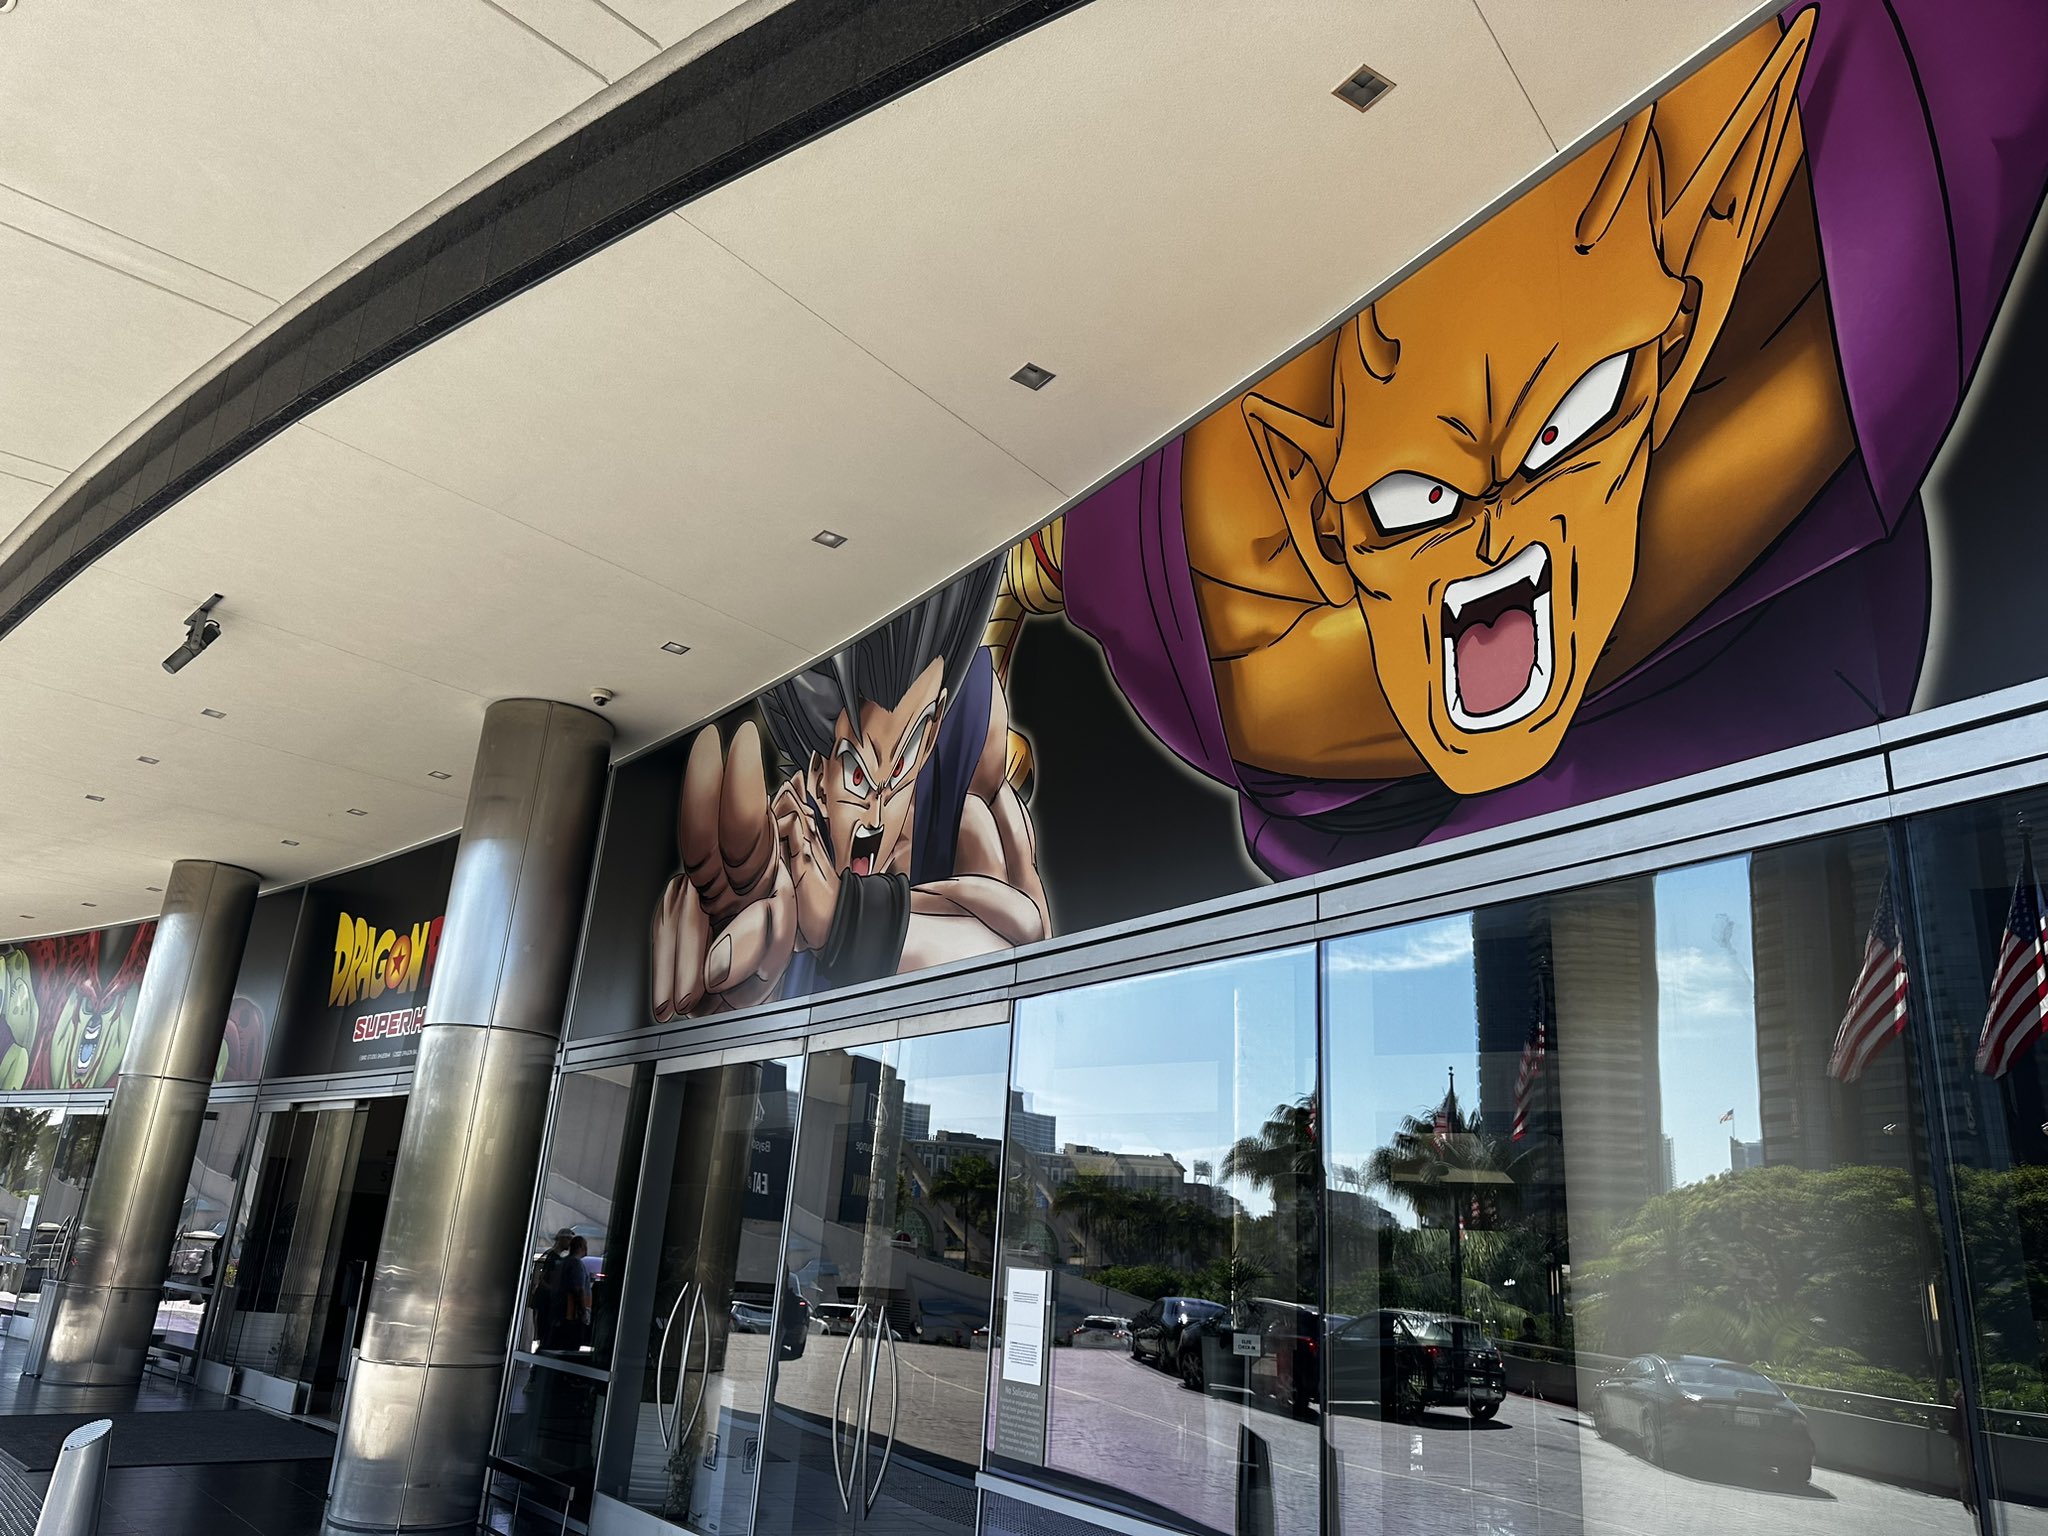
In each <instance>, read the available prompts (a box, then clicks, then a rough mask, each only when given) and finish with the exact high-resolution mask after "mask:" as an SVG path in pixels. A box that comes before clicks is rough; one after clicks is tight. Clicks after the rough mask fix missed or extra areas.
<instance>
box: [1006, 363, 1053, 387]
mask: <svg viewBox="0 0 2048 1536" xmlns="http://www.w3.org/2000/svg"><path fill="white" fill-rule="evenodd" d="M1056 377H1058V375H1056V374H1055V373H1054V372H1053V371H1052V370H1051V369H1050V368H1041V367H1039V366H1038V364H1036V363H1026V364H1025V365H1024V366H1023V367H1022V368H1019V369H1018V370H1017V371H1016V372H1015V373H1013V374H1011V375H1010V378H1011V381H1012V382H1014V383H1018V384H1022V385H1023V386H1024V387H1025V388H1026V389H1043V388H1045V386H1046V385H1048V384H1050V383H1051V382H1052V381H1053V380H1054V379H1055V378H1056Z"/></svg>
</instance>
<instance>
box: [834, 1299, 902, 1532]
mask: <svg viewBox="0 0 2048 1536" xmlns="http://www.w3.org/2000/svg"><path fill="white" fill-rule="evenodd" d="M862 1345H864V1346H866V1351H865V1352H866V1356H867V1360H866V1366H865V1369H864V1373H863V1376H862V1379H861V1381H860V1382H859V1384H858V1388H857V1392H856V1400H857V1403H858V1407H857V1408H856V1410H855V1413H854V1418H853V1423H852V1424H851V1425H848V1424H847V1422H846V1416H845V1415H844V1414H843V1413H842V1412H841V1405H842V1403H844V1401H845V1398H846V1368H847V1367H848V1366H849V1365H851V1364H852V1363H853V1352H854V1349H855V1348H856V1347H857V1346H862ZM884 1351H886V1352H887V1353H888V1356H889V1419H888V1428H887V1429H886V1430H885V1431H884V1432H883V1437H882V1459H881V1461H880V1462H879V1463H878V1464H877V1465H876V1467H875V1475H874V1477H873V1478H872V1479H870V1478H869V1477H868V1457H869V1454H870V1450H871V1447H870V1445H869V1441H870V1440H871V1439H872V1438H873V1433H874V1420H875V1381H876V1378H877V1375H878V1374H879V1372H880V1369H881V1364H882V1355H883V1352H884ZM901 1409H902V1382H901V1378H900V1377H899V1375H898V1373H897V1365H896V1339H895V1335H894V1331H893V1330H892V1329H891V1328H890V1327H889V1315H888V1313H887V1312H886V1311H884V1310H883V1309H882V1308H881V1307H880V1306H879V1305H875V1304H872V1303H868V1302H862V1303H861V1305H860V1307H859V1309H858V1310H857V1311H855V1313H854V1319H853V1329H852V1331H851V1333H849V1335H848V1336H847V1340H846V1353H845V1354H844V1355H843V1356H841V1357H840V1361H839V1374H838V1376H837V1377H836V1378H835V1379H834V1381H833V1384H832V1472H833V1476H834V1478H835V1479H836V1480H837V1482H838V1484H839V1507H840V1508H841V1509H844V1510H848V1511H851V1510H852V1509H853V1501H854V1496H855V1495H856V1494H858V1495H859V1496H860V1514H861V1515H862V1516H866V1515H868V1514H870V1513H872V1512H873V1510H874V1507H875V1500H876V1499H877V1498H878V1497H879V1496H880V1495H881V1492H882V1479H883V1478H885V1477H887V1476H888V1475H889V1458H890V1457H891V1455H893V1454H894V1452H895V1449H896V1421H897V1417H898V1415H899V1413H900V1412H901ZM842 1439H844V1440H847V1441H849V1442H850V1443H849V1444H848V1445H847V1447H846V1449H845V1451H844V1452H843V1453H842V1451H841V1449H840V1445H841V1441H842Z"/></svg>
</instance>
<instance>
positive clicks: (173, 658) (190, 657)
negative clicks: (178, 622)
mask: <svg viewBox="0 0 2048 1536" xmlns="http://www.w3.org/2000/svg"><path fill="white" fill-rule="evenodd" d="M219 602H220V594H219V593H218V592H216V593H214V594H213V596H211V597H209V598H208V599H207V600H206V601H205V602H203V603H201V604H200V605H199V606H198V607H197V608H194V609H193V610H192V611H191V612H190V613H189V614H187V615H186V616H185V643H184V644H183V645H181V646H179V647H178V648H177V649H176V650H175V651H173V652H171V654H170V655H168V656H166V657H165V658H164V670H165V671H166V672H169V673H172V674H176V673H179V672H182V671H184V670H185V668H186V667H187V666H188V665H190V664H191V663H192V662H193V661H194V660H196V659H197V658H198V655H199V653H200V652H201V651H203V650H205V649H206V648H207V647H208V646H209V645H211V644H213V642H214V641H216V640H218V639H219V638H220V621H219V620H218V619H216V618H214V616H213V610H214V608H215V607H216V606H217V605H218V604H219Z"/></svg>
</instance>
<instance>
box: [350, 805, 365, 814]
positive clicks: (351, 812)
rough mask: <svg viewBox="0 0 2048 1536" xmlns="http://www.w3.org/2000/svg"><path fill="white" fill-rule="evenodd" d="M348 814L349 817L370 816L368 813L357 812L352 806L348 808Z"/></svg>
mask: <svg viewBox="0 0 2048 1536" xmlns="http://www.w3.org/2000/svg"><path fill="white" fill-rule="evenodd" d="M348 813H349V815H351V816H367V815H369V814H370V813H369V812H368V811H359V810H357V809H356V808H355V807H354V806H350V807H349V808H348Z"/></svg>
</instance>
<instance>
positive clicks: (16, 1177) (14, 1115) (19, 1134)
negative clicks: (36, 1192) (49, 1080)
mask: <svg viewBox="0 0 2048 1536" xmlns="http://www.w3.org/2000/svg"><path fill="white" fill-rule="evenodd" d="M49 1120H50V1116H49V1113H48V1111H46V1110H40V1109H0V1183H4V1184H5V1186H6V1188H7V1190H8V1192H9V1193H10V1194H16V1195H20V1194H26V1193H27V1192H28V1191H29V1190H30V1189H31V1188H33V1187H34V1184H35V1183H36V1178H35V1175H36V1172H37V1170H36V1169H35V1167H34V1164H35V1158H36V1143H37V1142H38V1141H39V1140H41V1138H42V1134H43V1127H44V1126H46V1125H47V1124H48V1123H49Z"/></svg>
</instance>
